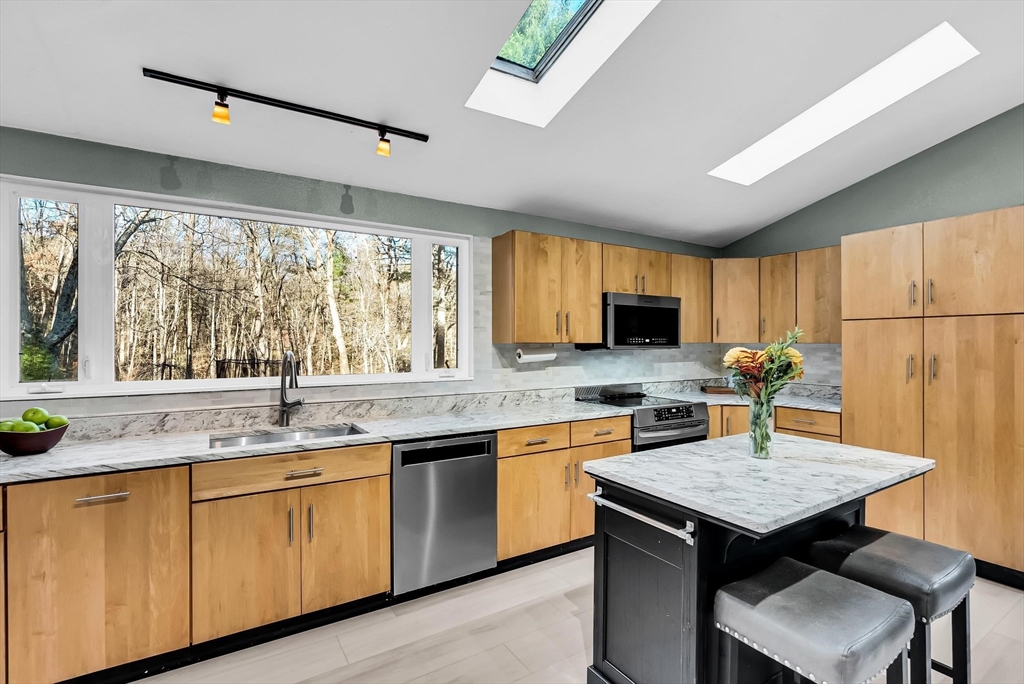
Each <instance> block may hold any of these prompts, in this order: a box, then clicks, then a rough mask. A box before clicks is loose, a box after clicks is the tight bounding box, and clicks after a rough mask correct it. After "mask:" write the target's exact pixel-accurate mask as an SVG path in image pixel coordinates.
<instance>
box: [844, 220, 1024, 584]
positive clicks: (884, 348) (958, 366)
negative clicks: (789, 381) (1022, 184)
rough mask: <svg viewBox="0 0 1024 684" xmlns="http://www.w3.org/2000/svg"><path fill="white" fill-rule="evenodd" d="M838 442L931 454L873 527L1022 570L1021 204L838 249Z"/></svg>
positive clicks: (881, 509) (862, 238)
mask: <svg viewBox="0 0 1024 684" xmlns="http://www.w3.org/2000/svg"><path fill="white" fill-rule="evenodd" d="M842 282H843V319H844V320H843V442H844V443H847V444H856V445H860V446H867V447H872V448H876V449H884V450H890V451H896V452H902V453H909V454H914V455H921V456H924V457H926V458H931V459H934V460H935V462H936V467H935V470H933V471H932V472H929V473H928V474H927V475H926V476H925V477H924V478H923V481H922V478H918V479H916V480H912V481H910V482H907V483H904V484H902V485H899V486H897V487H893V488H892V489H889V490H887V491H885V492H881V493H879V494H876V495H874V496H872V497H870V498H869V499H868V502H867V522H868V524H870V525H873V526H876V527H882V528H885V529H890V530H893V531H896V532H901V533H903V534H909V535H913V536H917V537H922V538H924V539H928V540H930V541H935V542H937V543H940V544H945V545H948V546H953V547H956V548H961V549H964V550H966V551H969V552H971V553H972V554H974V556H975V557H976V558H978V559H980V560H983V561H987V562H990V563H995V564H998V565H1002V566H1005V567H1009V568H1013V569H1015V570H1024V207H1020V206H1018V207H1010V208H1007V209H999V210H995V211H988V212H982V213H979V214H972V215H970V216H960V217H955V218H949V219H941V220H937V221H929V222H925V223H917V224H911V225H907V226H900V227H897V228H888V229H885V230H880V231H873V232H869V233H860V234H856V235H848V236H845V237H843V240H842Z"/></svg>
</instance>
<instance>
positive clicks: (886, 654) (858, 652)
mask: <svg viewBox="0 0 1024 684" xmlns="http://www.w3.org/2000/svg"><path fill="white" fill-rule="evenodd" d="M715 626H716V627H718V629H720V630H722V631H723V632H725V633H726V634H728V635H729V636H726V637H722V639H721V640H720V642H719V643H720V645H721V648H720V667H719V670H720V671H719V681H721V682H723V683H726V684H736V683H737V680H738V659H739V647H740V645H741V644H742V645H744V646H749V647H750V648H753V649H755V650H757V651H759V652H761V653H762V654H763V655H765V656H767V657H769V658H772V659H774V660H776V661H778V662H780V663H782V664H783V665H784V666H785V667H787V668H789V669H790V670H792V671H793V672H795V673H796V675H797V679H798V680H799V679H800V678H802V679H803V680H806V681H811V682H815V683H816V684H860V683H861V682H866V681H868V680H869V679H872V678H873V677H875V676H876V675H878V674H881V672H882V671H883V670H885V672H886V682H887V684H903V682H904V681H905V673H906V667H907V641H908V640H909V639H910V637H911V635H912V634H913V633H914V609H913V608H912V607H911V606H910V603H908V602H907V601H905V600H903V599H900V598H896V597H895V596H890V595H889V594H885V593H883V592H880V591H877V590H875V589H872V588H871V587H866V586H864V585H863V584H858V583H857V582H854V581H852V580H848V579H846V578H844V577H840V576H838V575H833V574H831V573H828V572H825V571H823V570H819V569H817V568H814V567H812V566H810V565H805V564H803V563H800V562H798V561H795V560H793V559H792V558H781V559H779V560H777V561H776V562H775V563H774V564H772V565H771V566H770V567H768V568H767V569H765V570H762V571H761V572H759V573H757V574H756V575H753V576H752V577H748V578H747V579H745V580H741V581H739V582H734V583H732V584H727V585H726V586H724V587H722V588H721V589H719V590H718V593H717V594H715Z"/></svg>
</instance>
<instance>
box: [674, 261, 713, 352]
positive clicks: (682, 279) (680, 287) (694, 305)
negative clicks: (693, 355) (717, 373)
mask: <svg viewBox="0 0 1024 684" xmlns="http://www.w3.org/2000/svg"><path fill="white" fill-rule="evenodd" d="M671 294H672V296H673V297H679V327H680V330H679V341H680V343H682V344H687V343H700V342H710V341H711V259H703V258H701V257H692V256H684V255H682V254H673V255H672V289H671Z"/></svg>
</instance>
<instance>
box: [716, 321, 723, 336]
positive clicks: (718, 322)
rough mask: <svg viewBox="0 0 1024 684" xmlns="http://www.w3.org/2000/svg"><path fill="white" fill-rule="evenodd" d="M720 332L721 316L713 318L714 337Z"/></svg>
mask: <svg viewBox="0 0 1024 684" xmlns="http://www.w3.org/2000/svg"><path fill="white" fill-rule="evenodd" d="M721 334H722V319H721V318H716V319H715V337H718V336H719V335H721Z"/></svg>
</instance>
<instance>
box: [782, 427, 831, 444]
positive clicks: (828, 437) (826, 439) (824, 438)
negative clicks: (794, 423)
mask: <svg viewBox="0 0 1024 684" xmlns="http://www.w3.org/2000/svg"><path fill="white" fill-rule="evenodd" d="M775 432H777V433H779V434H780V435H792V436H793V437H804V438H806V439H817V440H820V441H822V442H833V443H835V444H842V442H843V440H842V438H841V437H836V436H835V435H821V434H818V433H816V432H801V431H800V430H789V429H787V428H780V427H777V428H775Z"/></svg>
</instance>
